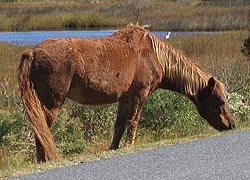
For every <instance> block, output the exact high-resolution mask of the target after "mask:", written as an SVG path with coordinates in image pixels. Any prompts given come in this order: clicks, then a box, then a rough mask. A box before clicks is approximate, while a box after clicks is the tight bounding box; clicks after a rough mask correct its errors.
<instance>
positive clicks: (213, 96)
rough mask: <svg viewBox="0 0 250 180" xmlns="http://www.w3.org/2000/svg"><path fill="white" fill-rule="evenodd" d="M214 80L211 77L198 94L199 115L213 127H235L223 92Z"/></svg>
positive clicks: (218, 128)
mask: <svg viewBox="0 0 250 180" xmlns="http://www.w3.org/2000/svg"><path fill="white" fill-rule="evenodd" d="M216 83H218V82H216V80H215V79H214V78H213V77H211V78H210V79H209V81H208V85H207V87H205V88H204V89H203V90H202V91H201V92H200V93H199V96H198V103H197V108H198V111H199V113H200V115H201V116H202V117H203V118H204V119H206V120H207V121H208V123H209V124H210V125H211V126H212V127H214V128H215V129H217V130H219V131H222V130H229V129H234V128H235V120H234V118H233V116H232V114H231V112H230V110H229V105H228V102H227V100H226V98H225V95H224V92H223V91H222V90H221V89H220V88H218V86H216Z"/></svg>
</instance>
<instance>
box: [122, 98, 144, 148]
mask: <svg viewBox="0 0 250 180" xmlns="http://www.w3.org/2000/svg"><path fill="white" fill-rule="evenodd" d="M145 100H146V98H141V97H140V98H137V97H134V98H132V99H130V102H129V114H128V121H127V136H126V140H125V147H131V146H133V145H134V141H135V136H136V131H137V129H138V126H139V119H140V115H141V111H142V106H143V104H144V102H145Z"/></svg>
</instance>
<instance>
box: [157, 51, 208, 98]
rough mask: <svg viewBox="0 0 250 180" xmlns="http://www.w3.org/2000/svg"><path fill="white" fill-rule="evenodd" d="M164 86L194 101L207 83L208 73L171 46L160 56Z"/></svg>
mask: <svg viewBox="0 0 250 180" xmlns="http://www.w3.org/2000/svg"><path fill="white" fill-rule="evenodd" d="M161 58H164V59H162V60H161V61H162V63H163V68H164V77H163V79H164V84H165V88H166V89H169V90H173V91H176V92H179V93H182V94H185V95H187V96H188V97H189V98H190V99H191V100H192V101H194V102H196V101H197V97H198V93H199V91H200V90H202V89H204V87H205V86H206V85H207V81H208V78H209V75H208V74H206V73H205V72H203V71H202V70H201V69H200V68H198V67H197V66H196V65H195V64H194V63H192V62H191V61H190V60H188V59H187V58H186V57H185V56H184V55H182V54H181V53H180V52H178V51H176V50H175V49H174V48H172V47H168V48H166V49H165V56H162V57H161Z"/></svg>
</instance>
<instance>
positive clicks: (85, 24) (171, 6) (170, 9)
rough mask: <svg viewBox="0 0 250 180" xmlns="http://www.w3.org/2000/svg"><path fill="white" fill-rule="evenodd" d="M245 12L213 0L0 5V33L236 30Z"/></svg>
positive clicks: (244, 5)
mask: <svg viewBox="0 0 250 180" xmlns="http://www.w3.org/2000/svg"><path fill="white" fill-rule="evenodd" d="M183 2H185V1H183ZM212 2H213V3H212ZM249 9H250V3H249V2H247V1H244V0H238V3H231V4H227V3H225V2H224V4H223V3H221V2H220V1H215V0H214V1H198V0H197V1H195V0H192V1H189V3H180V1H166V2H157V1H154V2H152V1H149V0H142V1H128V2H122V1H116V2H110V1H105V2H102V3H92V4H90V3H79V2H71V3H68V2H66V1H65V2H56V3H47V2H46V3H43V2H36V3H34V2H33V3H11V4H8V3H0V24H1V26H0V30H1V31H4V30H5V31H6V30H7V31H20V30H41V29H76V28H77V29H86V28H93V27H94V28H98V27H114V26H115V27H120V26H124V25H126V24H128V23H130V22H137V21H138V22H139V23H140V24H150V25H152V28H153V29H158V30H159V29H161V30H179V31H180V30H182V31H183V30H184V31H190V30H196V31H199V30H233V29H234V30H236V29H237V30H239V29H247V28H248V27H249V24H248V22H247V19H246V17H247V14H248V11H249ZM52 16H53V18H50V17H52Z"/></svg>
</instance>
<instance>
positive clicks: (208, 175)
mask: <svg viewBox="0 0 250 180" xmlns="http://www.w3.org/2000/svg"><path fill="white" fill-rule="evenodd" d="M10 179H28V180H29V179H30V180H31V179H32V180H33V179H35V180H39V179H46V180H50V179H51V180H52V179H53V180H55V179H60V180H64V179H65V180H70V179H74V180H75V179H83V180H103V179H104V180H111V179H115V180H128V179H133V180H140V179H149V180H160V179H166V180H168V179H169V180H170V179H171V180H172V179H174V180H186V179H190V180H194V179H204V180H213V179H218V180H223V179H225V180H241V179H244V180H245V179H246V180H249V179H250V131H242V132H235V133H231V134H228V135H223V136H218V137H213V138H207V139H202V140H197V141H192V142H188V143H181V144H177V145H173V146H169V147H163V148H157V149H153V150H148V151H144V152H138V153H133V154H128V155H122V156H116V157H113V158H106V159H102V160H98V161H94V162H87V163H81V164H77V165H73V166H70V167H65V168H60V169H55V170H51V171H45V172H41V173H36V174H30V175H26V176H22V177H17V178H10Z"/></svg>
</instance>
